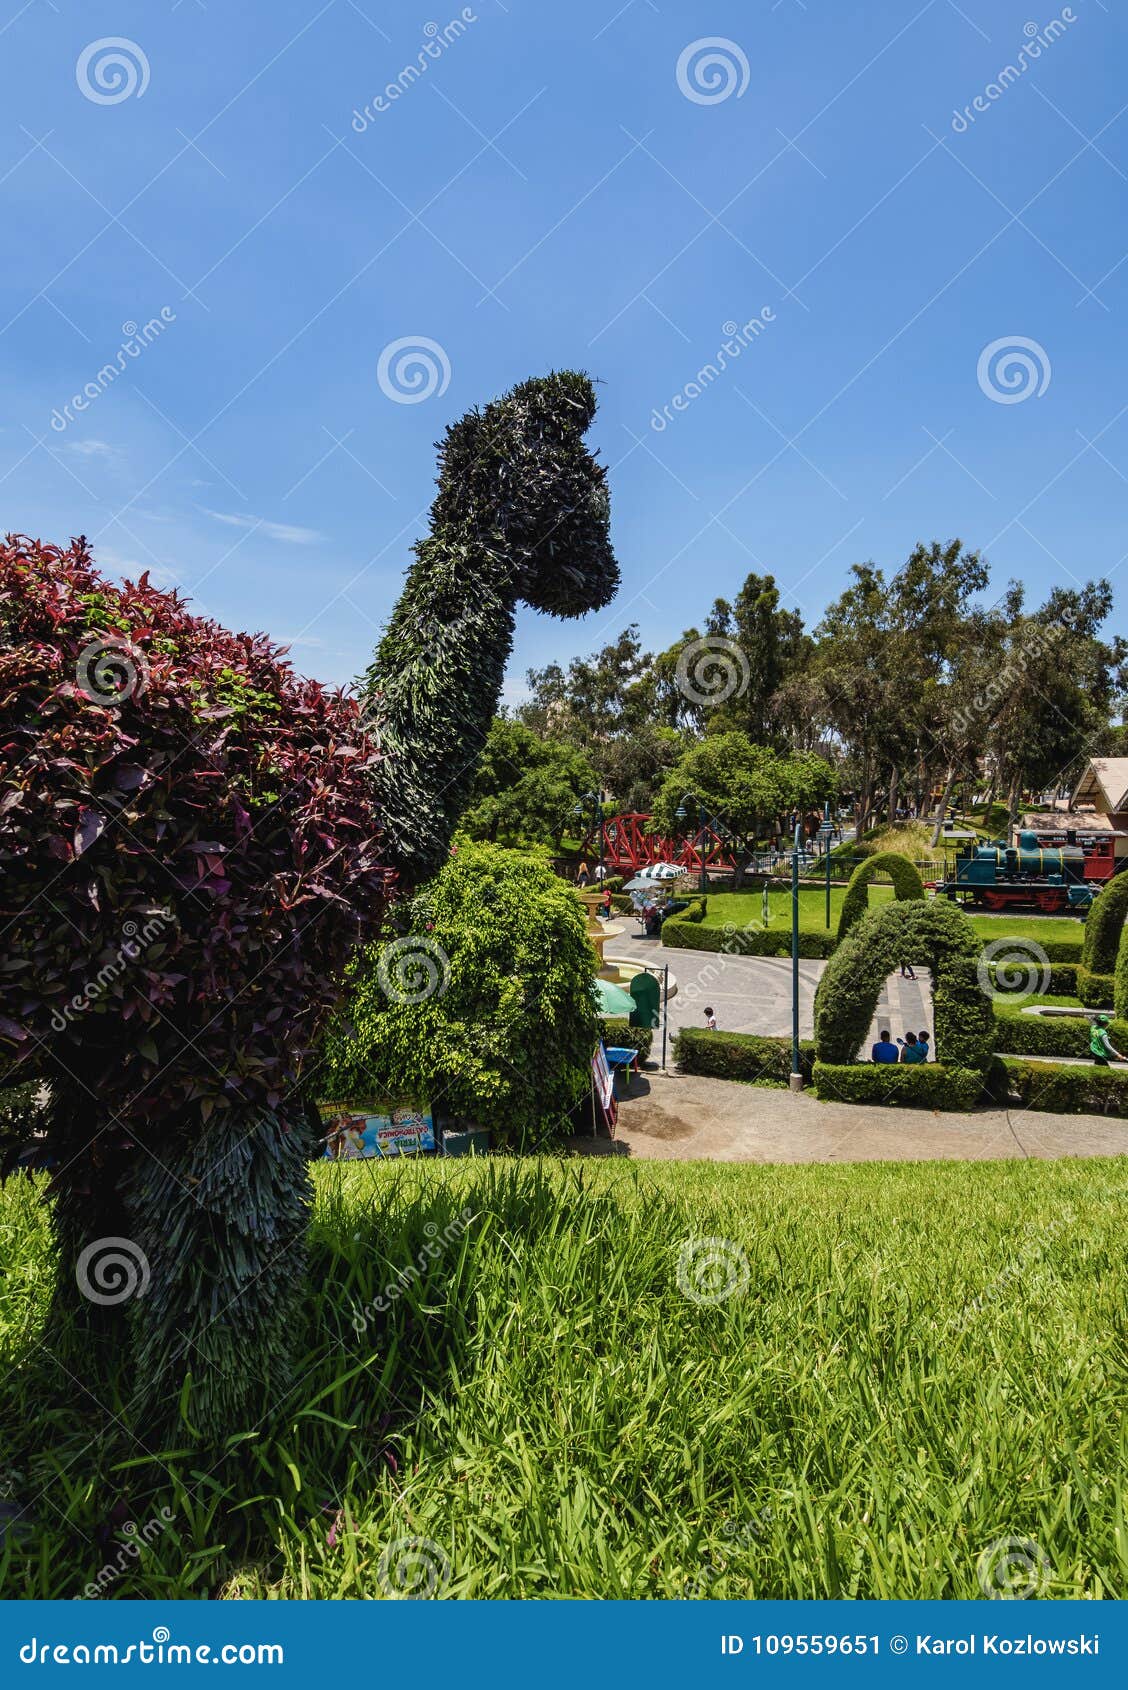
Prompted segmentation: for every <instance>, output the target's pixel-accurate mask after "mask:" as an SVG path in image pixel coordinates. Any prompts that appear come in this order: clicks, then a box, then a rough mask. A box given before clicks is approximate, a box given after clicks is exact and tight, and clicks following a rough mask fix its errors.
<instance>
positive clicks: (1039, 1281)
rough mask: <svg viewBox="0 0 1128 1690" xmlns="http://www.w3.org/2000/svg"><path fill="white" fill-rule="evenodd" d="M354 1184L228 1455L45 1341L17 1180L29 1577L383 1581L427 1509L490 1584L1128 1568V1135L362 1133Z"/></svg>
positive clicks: (148, 1591) (1063, 1577)
mask: <svg viewBox="0 0 1128 1690" xmlns="http://www.w3.org/2000/svg"><path fill="white" fill-rule="evenodd" d="M318 1191H319V1201H318V1209H317V1226H316V1233H315V1237H314V1240H313V1249H312V1254H311V1280H310V1283H311V1285H312V1287H313V1289H312V1290H311V1292H310V1294H309V1296H308V1298H307V1301H306V1308H305V1330H304V1335H303V1344H304V1350H305V1353H304V1356H303V1357H302V1372H301V1375H300V1378H299V1383H298V1386H297V1389H296V1390H295V1391H294V1392H293V1393H292V1394H291V1396H290V1397H289V1398H288V1399H287V1400H286V1401H285V1402H284V1403H283V1404H281V1405H280V1406H279V1408H278V1410H277V1411H276V1413H275V1414H274V1416H273V1417H272V1418H271V1419H270V1420H268V1421H267V1422H265V1423H264V1424H263V1425H262V1426H261V1427H258V1428H251V1427H247V1428H239V1427H232V1428H231V1431H232V1434H233V1435H235V1434H239V1433H244V1432H245V1433H246V1434H248V1435H247V1436H246V1437H245V1438H244V1440H243V1441H241V1442H239V1443H238V1444H235V1445H233V1447H231V1448H230V1449H229V1450H228V1452H227V1454H226V1455H225V1456H224V1457H223V1458H222V1459H219V1460H218V1461H217V1460H216V1458H215V1457H214V1455H212V1454H210V1453H206V1452H202V1451H200V1450H198V1449H197V1448H196V1447H195V1440H194V1438H193V1436H192V1433H191V1431H190V1429H189V1426H188V1425H185V1427H184V1429H183V1433H182V1436H181V1437H180V1438H179V1439H178V1441H177V1444H176V1447H175V1448H174V1449H171V1450H167V1451H164V1452H159V1451H154V1452H152V1454H148V1453H146V1451H145V1450H144V1449H142V1448H139V1446H138V1444H137V1443H136V1442H135V1441H133V1439H131V1438H130V1437H128V1436H127V1435H126V1434H125V1433H124V1432H123V1430H122V1429H121V1427H120V1426H119V1425H118V1424H116V1423H115V1420H114V1418H113V1417H112V1416H113V1415H117V1416H119V1417H121V1416H123V1415H124V1414H126V1413H127V1412H128V1409H127V1405H128V1402H129V1398H130V1396H131V1393H132V1389H133V1385H134V1382H133V1381H132V1380H131V1379H130V1378H129V1376H128V1371H127V1368H126V1367H125V1365H124V1364H123V1363H122V1361H121V1359H120V1350H119V1349H118V1348H117V1347H114V1346H110V1347H109V1348H108V1349H107V1350H106V1352H105V1353H104V1354H102V1355H101V1356H96V1355H92V1354H91V1353H90V1350H89V1347H88V1346H84V1345H83V1344H82V1343H80V1342H79V1340H78V1338H77V1335H76V1334H75V1333H74V1332H73V1331H71V1332H70V1333H69V1334H67V1333H63V1334H62V1336H61V1337H59V1336H57V1335H55V1336H52V1338H51V1340H50V1348H49V1350H48V1349H44V1348H43V1347H41V1346H40V1345H39V1343H38V1339H39V1338H40V1337H41V1335H42V1332H43V1323H44V1319H45V1315H46V1308H47V1299H48V1296H49V1293H50V1285H51V1267H50V1249H49V1237H48V1232H47V1219H48V1217H47V1214H46V1212H45V1209H44V1207H43V1206H42V1205H41V1204H40V1203H39V1201H38V1191H37V1188H36V1186H35V1184H34V1182H32V1181H31V1180H29V1179H27V1178H26V1177H24V1176H21V1177H19V1178H17V1179H14V1180H10V1181H9V1182H8V1183H7V1184H6V1185H5V1186H3V1187H0V1451H2V1455H0V1466H2V1467H3V1468H4V1469H5V1473H4V1477H5V1491H4V1493H3V1494H5V1495H6V1496H7V1497H8V1498H9V1500H11V1499H15V1500H16V1501H17V1502H29V1503H30V1510H29V1513H28V1515H27V1516H26V1520H25V1522H21V1523H20V1524H18V1525H15V1526H10V1527H9V1529H8V1531H7V1534H6V1536H5V1537H4V1540H3V1543H2V1545H0V1592H2V1594H3V1595H5V1596H9V1597H12V1596H73V1595H76V1594H79V1593H80V1592H81V1591H82V1589H83V1587H84V1585H85V1584H86V1583H87V1582H88V1581H91V1580H94V1579H96V1577H97V1574H98V1570H99V1568H100V1567H102V1566H104V1565H108V1564H110V1563H111V1562H114V1561H115V1560H116V1558H117V1556H118V1555H119V1554H120V1555H121V1560H122V1564H123V1566H124V1571H123V1572H122V1573H121V1575H120V1576H119V1577H117V1578H116V1580H115V1581H114V1582H113V1583H112V1585H111V1586H110V1587H109V1588H108V1589H107V1591H106V1592H105V1594H106V1596H107V1597H111V1596H112V1597H114V1598H129V1597H149V1598H160V1599H164V1598H173V1597H176V1596H198V1595H200V1596H202V1595H208V1594H213V1595H218V1596H226V1597H234V1596H244V1597H258V1596H264V1595H268V1594H269V1595H276V1596H283V1597H368V1596H374V1595H378V1594H380V1574H379V1568H380V1564H381V1559H382V1557H384V1556H385V1554H386V1552H387V1551H388V1548H389V1545H393V1544H395V1543H396V1542H397V1540H401V1539H403V1538H405V1537H411V1538H415V1539H426V1540H428V1542H429V1544H430V1545H431V1546H432V1547H429V1548H427V1549H426V1550H425V1554H426V1555H428V1556H429V1557H430V1558H431V1561H432V1564H433V1565H435V1567H436V1569H437V1572H438V1576H439V1579H440V1588H441V1587H442V1585H443V1582H444V1581H445V1570H446V1566H447V1565H449V1569H450V1580H449V1583H447V1584H446V1586H445V1588H446V1593H447V1594H448V1595H453V1596H459V1597H569V1596H597V1597H642V1596H650V1597H679V1596H683V1595H686V1594H696V1595H698V1596H717V1597H722V1596H724V1597H766V1596H785V1597H786V1596H790V1597H800V1596H832V1597H839V1596H843V1597H853V1596H859V1597H889V1596H894V1597H896V1596H901V1597H910V1596H913V1597H953V1596H955V1597H977V1596H979V1595H980V1594H981V1589H980V1586H979V1584H978V1582H977V1574H976V1566H977V1562H978V1560H979V1558H980V1556H981V1554H982V1553H983V1552H984V1551H985V1550H989V1548H990V1546H991V1545H998V1544H999V1543H1000V1542H1001V1541H1002V1540H1005V1539H1008V1538H1020V1539H1032V1540H1033V1541H1034V1542H1035V1543H1036V1544H1037V1545H1038V1546H1039V1549H1040V1551H1041V1553H1042V1554H1043V1555H1044V1556H1045V1565H1046V1568H1047V1580H1048V1582H1047V1584H1046V1586H1045V1588H1044V1594H1045V1595H1048V1596H1052V1597H1064V1598H1068V1597H1099V1596H1116V1597H1123V1596H1125V1595H1128V1529H1126V1523H1125V1518H1124V1502H1123V1488H1122V1481H1123V1474H1124V1470H1125V1462H1126V1457H1128V1415H1126V1414H1125V1408H1126V1406H1128V1403H1126V1398H1128V1360H1126V1352H1125V1346H1124V1308H1125V1304H1126V1301H1128V1262H1126V1259H1125V1252H1124V1248H1123V1240H1124V1237H1125V1229H1126V1226H1128V1165H1126V1164H1125V1162H1124V1161H1123V1160H1112V1161H1086V1162H1057V1163H1046V1162H1038V1161H1031V1162H1012V1163H975V1164H943V1165H941V1164H931V1165H929V1164H924V1165H919V1164H918V1165H904V1166H895V1165H890V1164H877V1165H871V1166H857V1167H850V1166H837V1167H755V1166H747V1165H745V1166H723V1165H722V1166H718V1165H706V1164H692V1163H691V1164H661V1163H657V1164H648V1165H647V1166H646V1167H645V1168H644V1167H632V1166H630V1165H629V1164H628V1165H624V1164H623V1163H621V1162H617V1161H607V1162H602V1163H597V1164H591V1163H586V1164H578V1163H570V1164H564V1163H559V1162H554V1161H549V1160H545V1161H529V1162H526V1163H523V1164H515V1163H511V1162H486V1163H469V1162H461V1163H460V1162H448V1163H439V1164H430V1165H425V1166H421V1167H415V1166H413V1165H411V1164H402V1165H400V1166H386V1165H385V1166H380V1167H375V1168H373V1167H370V1166H364V1165H354V1166H351V1167H343V1168H336V1169H328V1168H325V1169H320V1170H319V1171H318ZM460 1215H465V1217H466V1222H465V1227H464V1229H463V1228H462V1223H460V1222H459V1220H458V1217H459V1216H460ZM444 1232H446V1233H447V1236H448V1237H449V1238H450V1240H451V1241H450V1242H449V1243H447V1244H443V1245H441V1246H440V1247H439V1249H438V1252H437V1256H436V1259H435V1260H434V1261H433V1262H431V1263H429V1264H428V1265H426V1266H425V1267H424V1268H423V1270H422V1272H421V1275H420V1277H419V1278H418V1279H417V1280H414V1281H412V1280H411V1279H410V1278H408V1277H406V1274H405V1270H407V1269H409V1268H410V1267H411V1264H412V1263H413V1262H414V1261H416V1260H417V1258H418V1257H419V1253H420V1251H421V1250H422V1249H423V1248H424V1246H425V1245H426V1244H427V1243H428V1242H429V1241H431V1240H436V1241H438V1240H440V1239H441V1238H442V1237H443V1234H444ZM702 1238H707V1239H712V1240H722V1241H725V1247H726V1248H728V1249H730V1250H731V1252H732V1253H733V1260H734V1262H735V1264H736V1270H737V1275H738V1277H739V1278H743V1277H744V1276H745V1275H746V1279H747V1283H746V1285H742V1286H741V1288H740V1289H738V1291H737V1292H736V1293H735V1294H733V1295H731V1296H729V1297H728V1298H727V1299H726V1300H724V1301H721V1302H718V1303H717V1304H715V1305H703V1304H701V1303H699V1302H696V1301H692V1300H689V1299H688V1298H687V1297H686V1296H685V1295H683V1293H682V1292H681V1291H680V1290H679V1287H678V1279H677V1265H678V1257H679V1251H680V1250H681V1249H682V1247H683V1245H684V1244H685V1243H686V1242H687V1241H689V1242H692V1241H693V1240H695V1239H702ZM279 1271H285V1266H284V1264H283V1265H280V1269H279ZM398 1277H399V1278H400V1279H401V1280H402V1282H403V1283H404V1287H405V1288H404V1291H403V1295H402V1296H400V1297H398V1298H392V1299H391V1300H390V1302H389V1300H388V1299H387V1298H386V1297H385V1302H388V1309H387V1312H385V1313H376V1314H375V1315H374V1316H373V1317H372V1318H369V1319H365V1318H363V1316H361V1315H357V1319H358V1320H359V1324H360V1330H359V1331H358V1330H356V1329H355V1328H354V1322H353V1313H354V1311H357V1310H360V1309H362V1308H363V1307H364V1306H366V1305H370V1304H371V1303H372V1301H373V1299H375V1298H378V1297H379V1296H380V1295H381V1292H382V1289H383V1288H385V1287H387V1286H389V1285H391V1284H394V1283H396V1282H397V1278H398ZM60 1344H61V1345H62V1352H61V1353H62V1359H63V1360H64V1361H65V1362H66V1364H67V1366H68V1368H69V1370H70V1372H69V1374H68V1373H64V1372H62V1371H61V1370H60V1369H59V1368H58V1367H56V1365H55V1363H54V1361H53V1360H52V1355H53V1354H54V1353H56V1351H57V1349H58V1346H59V1345H60ZM95 1398H96V1399H97V1401H95V1400H94V1399H95ZM99 1404H100V1405H101V1406H99ZM188 1415H189V1419H190V1405H189V1407H188ZM140 1430H141V1432H142V1436H143V1435H144V1428H140ZM162 1508H167V1509H168V1511H169V1516H170V1517H169V1518H168V1521H167V1524H166V1526H165V1529H163V1530H158V1531H157V1532H156V1534H155V1535H154V1536H153V1539H152V1542H151V1543H150V1544H149V1546H148V1547H147V1548H146V1547H144V1543H143V1541H142V1543H141V1545H140V1546H139V1553H138V1554H137V1555H135V1556H134V1555H130V1554H129V1553H128V1552H127V1550H126V1549H125V1546H127V1545H129V1544H131V1543H132V1544H134V1545H135V1546H137V1539H138V1537H139V1536H140V1535H141V1533H140V1528H141V1527H142V1526H143V1525H144V1523H146V1522H149V1521H151V1520H154V1519H160V1518H162V1517H161V1516H160V1513H159V1511H160V1510H161V1509H162ZM126 1520H130V1521H133V1522H135V1524H136V1525H137V1527H138V1528H139V1530H138V1533H137V1534H134V1535H133V1536H130V1534H128V1533H127V1532H126V1531H125V1530H124V1524H125V1521H126ZM395 1553H398V1551H394V1552H393V1555H394V1554H395Z"/></svg>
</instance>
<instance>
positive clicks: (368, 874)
mask: <svg viewBox="0 0 1128 1690" xmlns="http://www.w3.org/2000/svg"><path fill="white" fill-rule="evenodd" d="M374 758H375V753H374V751H373V749H372V747H371V746H370V744H369V743H368V742H367V741H366V740H365V737H364V735H363V733H362V732H361V730H360V727H359V722H358V710H357V707H356V705H355V704H354V703H353V702H352V701H351V700H349V699H346V698H345V697H343V696H342V695H341V694H339V693H328V692H326V691H325V690H323V689H322V687H321V686H319V685H318V684H317V683H316V682H314V681H306V680H301V679H299V678H298V677H297V676H295V674H294V673H293V670H292V669H291V667H290V665H289V663H288V662H287V661H286V660H285V658H284V656H283V654H282V651H281V650H280V648H278V647H276V646H274V645H273V644H272V643H271V642H270V641H269V640H268V639H266V638H265V637H264V636H263V635H258V634H255V635H249V634H232V633H228V632H227V631H226V630H225V629H223V628H221V627H219V626H217V625H216V624H215V623H214V622H210V621H207V620H205V619H203V618H201V617H198V616H193V615H191V614H190V613H189V611H188V610H187V609H186V608H185V605H184V603H183V601H182V600H181V599H180V598H179V597H178V596H177V595H176V594H175V593H167V592H161V591H159V590H158V589H157V588H156V587H154V586H152V585H151V584H150V583H149V580H148V577H147V576H142V577H141V579H140V581H138V582H137V583H136V584H126V585H125V586H124V587H122V588H118V587H115V586H113V585H111V584H110V583H108V582H106V581H104V580H103V579H102V578H101V577H100V576H99V575H98V573H97V572H96V570H95V568H94V566H93V564H92V562H91V559H90V555H89V553H88V550H87V546H86V543H85V541H84V540H82V539H79V540H77V541H75V542H74V543H73V544H72V545H71V547H70V548H69V550H67V551H62V550H60V549H58V548H57V547H54V546H46V545H42V544H40V543H38V542H32V541H28V540H25V539H22V538H18V537H17V538H12V537H9V538H8V541H7V543H6V544H5V545H4V546H2V547H0V931H2V932H3V945H2V952H3V957H4V958H5V959H6V960H5V961H4V962H3V965H2V968H0V1066H3V1063H4V1059H5V1058H10V1062H11V1064H12V1065H14V1066H13V1068H12V1072H13V1076H14V1074H19V1073H24V1072H28V1071H35V1072H40V1073H49V1074H51V1075H52V1077H53V1078H54V1079H55V1081H56V1083H58V1082H62V1083H63V1084H70V1083H72V1082H74V1083H76V1084H77V1085H78V1086H85V1087H88V1088H89V1089H90V1091H91V1092H93V1093H101V1094H103V1095H104V1096H105V1095H109V1094H108V1091H107V1088H108V1087H109V1086H110V1085H111V1083H112V1098H113V1113H114V1115H115V1116H116V1117H118V1119H119V1121H121V1122H123V1123H124V1121H125V1120H127V1119H128V1118H129V1117H133V1118H134V1119H135V1120H136V1119H137V1118H140V1119H141V1120H144V1121H147V1122H148V1124H149V1128H150V1129H151V1130H150V1132H147V1134H146V1136H147V1137H149V1138H150V1142H154V1141H155V1140H156V1138H158V1137H159V1133H160V1123H161V1122H162V1121H166V1120H168V1119H169V1118H170V1117H172V1118H176V1117H180V1118H181V1119H183V1118H184V1116H185V1114H187V1116H188V1117H189V1118H190V1119H196V1120H197V1121H200V1122H206V1121H207V1120H208V1119H209V1118H210V1117H212V1116H213V1114H214V1113H215V1112H216V1111H219V1110H223V1109H225V1108H227V1107H229V1106H237V1107H238V1108H239V1109H240V1111H242V1109H243V1108H244V1106H249V1107H250V1108H252V1109H253V1108H256V1107H266V1108H267V1109H273V1108H275V1107H276V1105H277V1104H278V1103H279V1101H280V1100H281V1099H282V1098H283V1096H284V1095H285V1093H286V1092H287V1090H288V1088H291V1087H292V1085H293V1082H294V1079H295V1076H296V1074H297V1073H298V1072H299V1070H300V1067H301V1064H302V1062H303V1059H304V1058H305V1057H306V1056H307V1053H308V1051H309V1049H310V1047H311V1045H312V1042H313V1040H314V1039H315V1037H316V1035H317V1032H318V1029H319V1025H320V1022H321V1019H322V1016H323V1013H324V1011H325V1010H326V1009H327V1008H328V1007H329V1006H330V1005H331V1004H332V1002H333V1001H334V999H335V997H336V995H337V992H338V982H339V979H340V976H341V972H342V969H343V966H344V963H345V961H346V960H347V957H348V955H349V954H350V952H351V950H352V949H353V947H354V946H355V945H356V944H357V943H358V942H364V941H365V940H366V939H368V938H370V937H371V936H372V934H373V933H374V931H375V930H376V928H377V925H378V923H379V920H380V917H381V914H382V911H383V907H384V903H385V897H386V893H387V890H388V880H389V873H388V870H387V869H386V868H385V867H383V866H382V863H381V854H380V844H379V838H378V835H377V830H376V824H375V820H374V816H373V805H372V787H371V768H372V765H373V762H374ZM189 1106H193V1107H189ZM197 1107H198V1113H197Z"/></svg>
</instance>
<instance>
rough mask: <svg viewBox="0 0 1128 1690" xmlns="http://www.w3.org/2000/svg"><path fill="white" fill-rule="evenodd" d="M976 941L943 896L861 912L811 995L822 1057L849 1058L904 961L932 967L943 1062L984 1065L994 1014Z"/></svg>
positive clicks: (961, 916) (954, 1065)
mask: <svg viewBox="0 0 1128 1690" xmlns="http://www.w3.org/2000/svg"><path fill="white" fill-rule="evenodd" d="M979 954H980V940H979V937H978V935H977V934H976V932H975V929H974V928H973V927H972V925H971V923H970V922H969V920H968V918H967V917H966V916H965V915H964V914H963V913H962V911H960V910H958V909H957V908H956V906H955V905H954V904H950V903H948V902H947V901H946V900H943V899H932V900H931V901H927V902H926V901H925V900H923V899H917V898H913V899H906V900H904V901H902V902H898V903H892V904H886V905H885V906H884V907H883V908H882V909H878V910H873V911H871V913H870V914H869V915H867V916H865V917H864V918H863V920H862V921H860V922H859V923H858V925H857V927H855V928H854V930H853V932H852V933H850V934H849V935H848V936H847V937H846V938H845V939H844V940H843V941H842V943H841V944H840V945H839V946H838V949H837V950H836V951H835V953H834V955H833V956H832V957H831V959H830V962H829V963H828V965H827V967H826V970H825V971H824V973H823V977H822V979H821V980H820V981H819V985H818V989H817V991H816V993H815V1041H816V1043H817V1045H818V1051H819V1059H820V1061H822V1062H829V1063H834V1064H839V1063H850V1062H853V1061H854V1059H855V1058H856V1056H857V1053H858V1049H859V1047H860V1045H861V1043H862V1041H863V1040H864V1039H865V1037H866V1035H867V1033H868V1032H869V1028H870V1023H871V1021H872V1020H873V1016H874V1012H875V1010H876V1008H877V1000H878V997H879V995H880V992H881V988H882V986H883V984H884V982H885V979H886V977H887V976H888V975H890V974H892V972H893V970H894V969H895V968H896V967H897V965H898V964H899V963H900V962H902V961H904V960H906V959H908V960H911V961H913V962H926V963H928V965H929V966H930V967H931V969H932V975H933V981H934V988H933V1010H934V1020H935V1033H936V1050H937V1053H938V1055H940V1056H941V1057H942V1058H943V1060H944V1064H945V1065H946V1066H949V1067H952V1068H974V1069H978V1070H980V1071H982V1070H984V1069H986V1067H987V1065H988V1063H989V1062H990V1060H991V1052H992V1041H993V1035H994V1014H993V1012H992V1009H991V1002H990V999H989V998H988V997H987V995H986V993H985V992H984V991H982V990H981V988H980V985H979V980H978V975H977V964H978V960H979Z"/></svg>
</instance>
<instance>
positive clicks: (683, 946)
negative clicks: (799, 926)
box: [662, 910, 835, 961]
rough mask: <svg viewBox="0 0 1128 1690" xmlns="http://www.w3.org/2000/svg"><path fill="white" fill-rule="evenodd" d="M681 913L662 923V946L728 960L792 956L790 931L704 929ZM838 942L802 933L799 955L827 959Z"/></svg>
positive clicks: (824, 935)
mask: <svg viewBox="0 0 1128 1690" xmlns="http://www.w3.org/2000/svg"><path fill="white" fill-rule="evenodd" d="M687 913H688V912H687V911H685V910H682V911H680V912H679V913H678V914H677V915H675V916H671V917H670V919H669V920H668V921H664V922H663V923H662V943H663V944H664V945H670V946H671V947H672V948H673V949H674V950H680V951H723V952H724V953H725V954H726V955H727V956H790V955H791V929H790V928H787V929H786V930H784V929H783V928H776V930H775V931H774V932H773V931H772V929H771V928H768V927H759V928H757V927H737V926H736V925H735V923H733V922H731V921H730V922H726V923H725V925H724V926H723V927H703V926H701V925H700V924H699V923H695V922H692V921H687V920H686V915H687ZM834 945H835V941H834V938H833V936H832V935H831V934H829V933H802V932H801V933H800V934H799V955H800V956H801V957H803V958H805V959H806V960H807V961H811V960H813V959H822V960H824V961H825V959H826V958H827V957H829V956H831V955H832V954H833V952H834Z"/></svg>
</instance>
